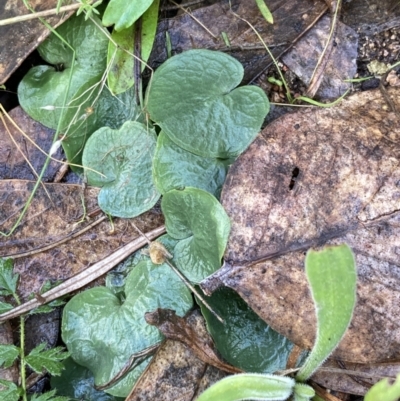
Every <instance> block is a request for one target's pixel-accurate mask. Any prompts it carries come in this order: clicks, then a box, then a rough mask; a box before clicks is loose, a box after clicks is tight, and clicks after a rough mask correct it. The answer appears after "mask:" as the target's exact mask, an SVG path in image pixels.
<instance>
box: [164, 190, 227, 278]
mask: <svg viewBox="0 0 400 401" xmlns="http://www.w3.org/2000/svg"><path fill="white" fill-rule="evenodd" d="M161 209H162V211H163V213H164V216H165V226H166V228H167V232H168V234H169V235H170V236H171V237H172V238H175V239H179V240H180V241H179V242H178V244H177V245H176V247H175V249H174V254H173V255H174V258H173V262H174V263H175V264H176V266H177V267H178V268H179V269H180V270H181V271H182V273H183V274H185V275H186V277H187V278H188V279H189V280H191V281H193V282H196V283H198V282H200V281H201V280H203V279H204V278H205V277H207V276H209V275H210V274H212V273H214V272H215V271H216V270H218V269H219V268H220V267H221V259H222V255H223V254H224V252H225V247H226V244H227V242H228V236H229V230H230V222H229V217H228V216H227V214H226V212H225V210H224V208H223V207H222V205H221V204H220V203H219V202H218V201H217V199H215V197H214V196H212V195H211V194H209V193H208V192H206V191H203V190H201V189H197V188H190V187H188V188H185V189H184V190H175V189H174V190H172V191H169V192H167V193H166V194H165V195H164V197H163V199H162V201H161Z"/></svg>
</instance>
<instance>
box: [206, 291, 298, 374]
mask: <svg viewBox="0 0 400 401" xmlns="http://www.w3.org/2000/svg"><path fill="white" fill-rule="evenodd" d="M205 298H206V300H207V302H208V303H209V304H210V305H211V307H212V309H213V310H214V311H215V312H216V313H217V314H218V316H220V317H222V319H223V320H224V323H221V322H220V321H219V320H218V319H217V318H216V317H215V316H214V315H213V314H212V313H211V312H210V311H209V310H208V309H207V308H205V307H204V305H203V304H202V303H199V304H200V307H201V311H202V314H203V316H204V318H205V319H206V321H207V328H208V331H209V332H210V334H211V336H212V338H213V340H214V343H215V345H216V347H217V349H218V351H219V352H220V354H221V355H222V356H223V358H224V359H225V360H226V361H227V362H229V363H230V364H231V365H234V366H236V367H238V368H240V369H243V370H244V371H245V372H253V373H272V372H275V371H277V370H282V369H285V367H286V363H287V360H288V358H289V354H290V352H291V350H292V348H293V343H291V342H290V341H289V340H288V339H287V338H286V337H284V336H282V335H280V334H279V333H277V332H276V331H274V330H272V329H271V328H270V327H269V326H268V325H267V323H265V322H264V320H262V319H261V318H260V317H259V316H257V314H256V313H255V312H254V311H253V310H252V309H251V308H250V307H249V306H248V305H247V304H246V302H244V301H243V299H242V298H240V296H239V295H238V294H237V293H236V292H235V291H233V290H231V289H230V288H227V287H224V288H221V289H220V290H218V291H215V292H214V293H213V294H212V296H211V297H205Z"/></svg>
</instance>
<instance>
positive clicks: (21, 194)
mask: <svg viewBox="0 0 400 401" xmlns="http://www.w3.org/2000/svg"><path fill="white" fill-rule="evenodd" d="M33 186H34V182H31V181H18V180H3V181H0V229H1V230H2V231H6V230H7V229H9V228H10V227H11V226H12V224H13V223H14V221H15V220H16V218H17V217H18V214H19V213H20V211H21V209H22V207H23V206H24V204H25V201H26V200H27V198H28V196H29V195H30V193H31V191H32V188H33ZM45 187H46V190H47V193H46V191H45V190H44V188H43V187H39V189H38V191H37V193H36V195H35V198H34V200H33V202H32V203H31V206H30V208H29V210H28V212H27V215H26V216H25V217H24V219H23V220H22V222H21V225H20V226H19V227H18V229H17V230H16V231H15V233H14V234H13V235H12V236H11V237H8V238H5V237H0V256H11V257H15V256H18V254H19V253H21V252H28V253H29V252H34V251H35V250H38V251H40V249H41V248H42V247H44V246H48V245H52V244H53V243H57V244H58V245H56V246H54V247H52V248H51V249H49V250H46V251H44V252H39V253H35V254H34V255H32V256H30V255H29V254H28V255H27V256H25V257H21V258H16V259H15V265H14V267H15V271H16V272H18V273H19V274H20V275H21V277H22V279H21V280H20V283H19V286H18V290H19V292H20V294H21V295H22V297H23V298H27V297H28V296H29V295H30V294H32V293H34V292H37V291H39V290H40V288H41V286H42V285H43V283H44V282H45V281H46V280H52V281H54V280H64V279H67V278H69V277H71V276H73V275H75V274H77V273H79V272H81V271H83V270H85V269H86V268H87V267H88V266H90V265H92V264H94V263H96V262H98V261H100V260H102V259H104V258H105V257H106V256H108V255H110V254H112V253H113V252H114V251H115V250H117V249H118V248H120V247H121V246H123V245H125V244H127V243H129V242H130V241H132V240H133V239H135V238H137V237H138V236H139V234H138V232H137V231H136V228H135V227H134V225H133V223H134V224H135V225H137V226H138V227H139V229H140V230H142V231H143V232H148V231H150V230H152V229H154V228H156V227H159V226H161V225H162V222H163V218H162V215H161V212H159V211H156V210H153V211H150V212H147V213H145V214H143V215H142V216H140V217H137V218H135V219H132V220H131V219H113V224H111V223H110V221H109V220H108V219H105V218H104V215H103V214H102V213H101V212H100V210H99V209H98V206H97V194H98V192H99V188H93V187H87V188H83V187H82V186H81V185H70V184H46V185H45ZM48 194H49V195H50V198H49V197H48ZM84 206H85V208H86V217H88V218H87V219H85V211H84ZM96 212H97V213H98V214H97V215H96ZM100 219H101V222H100ZM96 221H99V224H97V225H96V224H95V223H96ZM90 225H92V226H93V227H92V228H91V229H89V230H88V231H85V228H86V227H88V226H90ZM79 234H80V235H79Z"/></svg>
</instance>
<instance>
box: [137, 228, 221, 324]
mask: <svg viewBox="0 0 400 401" xmlns="http://www.w3.org/2000/svg"><path fill="white" fill-rule="evenodd" d="M132 225H133V226H134V227H135V229H136V230H137V231H138V232H139V233H140V234H141V235H142V236H143V237H145V238H146V239H147V243H148V244H149V245H150V244H151V240H150V239H149V238H147V236H146V234H144V233H143V232H142V231H141V230H140V229H139V227H137V226H136V224H135V223H132ZM165 263H166V264H167V265H168V266H169V267H170V268H171V269H172V271H173V272H174V273H175V274H176V275H177V276H178V277H179V278H180V279H181V280H182V281H183V283H184V284H185V285H186V286H187V287H188V288H189V289H190V291H192V292H193V294H195V295H196V297H197V298H199V300H200V301H201V302H202V304H203V305H204V306H205V307H206V308H207V309H208V310H209V311H210V312H211V313H212V314H213V315H214V316H215V317H216V318H217V319H218V320H219V321H220V322H221V323H225V322H224V319H222V318H221V316H219V315H218V314H217V312H215V311H214V310H213V309H212V308H211V306H210V304H209V303H208V302H207V301H206V300H205V299H204V297H203V296H202V295H201V294H200V293H199V292H198V291H197V290H196V288H194V286H193V285H192V284H191V283H190V281H189V280H188V279H187V278H186V277H185V275H184V274H183V273H182V272H181V271H180V270H178V268H177V267H175V266H174V265H173V264H172V263H171V262H170V261H169V260H168V259H167V260H166V261H165Z"/></svg>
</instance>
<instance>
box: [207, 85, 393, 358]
mask: <svg viewBox="0 0 400 401" xmlns="http://www.w3.org/2000/svg"><path fill="white" fill-rule="evenodd" d="M389 96H390V97H391V99H392V101H393V102H394V103H395V104H396V106H397V108H399V107H400V91H399V90H398V89H392V90H390V91H389ZM399 157H400V128H399V120H398V118H397V116H396V114H395V113H394V112H393V111H392V110H391V109H390V107H389V106H388V105H387V104H386V102H385V99H384V97H383V96H382V94H381V93H380V92H379V91H373V92H368V93H367V92H364V93H359V94H357V95H354V96H353V97H351V98H349V99H346V100H344V101H343V102H342V103H341V104H340V106H339V107H336V108H332V109H314V110H308V111H301V112H296V113H293V114H289V115H286V116H284V117H282V118H280V119H278V120H276V121H274V122H273V123H272V124H270V125H269V126H268V127H267V128H266V129H265V130H264V131H263V132H262V133H261V135H259V137H258V138H257V139H256V141H255V142H254V143H253V144H252V145H251V146H250V148H249V149H248V150H247V151H246V152H245V153H244V154H243V155H242V156H241V157H240V158H239V159H238V160H237V161H236V163H235V164H234V165H233V166H232V167H231V169H230V172H229V175H228V178H227V180H226V184H225V187H224V189H223V193H222V203H223V205H224V207H225V208H226V211H227V213H228V215H229V216H230V218H231V221H232V231H231V237H230V241H229V244H228V249H227V252H226V255H225V259H226V260H227V261H228V262H229V263H227V264H226V265H225V266H224V267H223V268H222V269H221V270H220V271H219V272H217V273H215V274H214V275H213V276H212V277H211V278H210V279H208V280H206V281H205V282H204V283H203V288H204V289H205V290H206V291H207V292H210V291H211V290H212V289H213V288H215V287H216V286H218V285H221V284H223V285H226V286H228V287H231V288H233V289H234V290H236V291H237V292H238V293H239V294H240V295H241V296H242V297H243V299H244V300H245V301H246V302H247V303H248V304H249V305H250V306H251V307H252V308H253V309H254V310H255V311H256V312H257V313H258V314H259V315H260V316H261V317H262V318H263V319H264V320H265V321H266V322H267V323H268V324H270V325H271V326H272V328H273V329H275V330H276V331H278V332H280V333H282V334H283V335H285V336H286V337H288V338H289V339H290V340H291V341H293V342H294V343H296V344H298V345H299V346H301V347H303V348H308V349H310V348H311V347H312V345H313V343H314V336H315V329H316V327H315V313H314V306H313V303H312V300H311V297H310V293H309V289H308V287H307V282H306V277H305V274H304V268H303V264H304V255H305V251H306V250H307V249H308V248H310V247H318V246H320V245H323V244H326V243H341V242H347V243H348V244H349V245H350V246H351V247H352V248H353V250H354V252H355V254H356V260H357V266H358V276H359V283H358V291H357V293H358V303H357V306H356V309H355V313H354V318H353V321H352V323H351V326H350V328H349V330H348V332H347V334H346V335H345V337H344V339H343V340H342V342H341V344H340V345H339V347H338V349H337V350H336V351H335V353H334V356H335V357H337V358H340V359H342V360H344V361H353V362H359V363H367V362H378V361H388V360H395V359H399V358H400V327H399V319H398V316H399V315H400V303H399V299H400V280H399V279H400V264H399V256H400V235H399V234H400V229H399V226H400V166H399ZM257 259H263V260H265V261H264V262H262V263H258V264H255V265H254V263H253V262H254V261H255V260H257ZM252 264H253V265H252Z"/></svg>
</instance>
